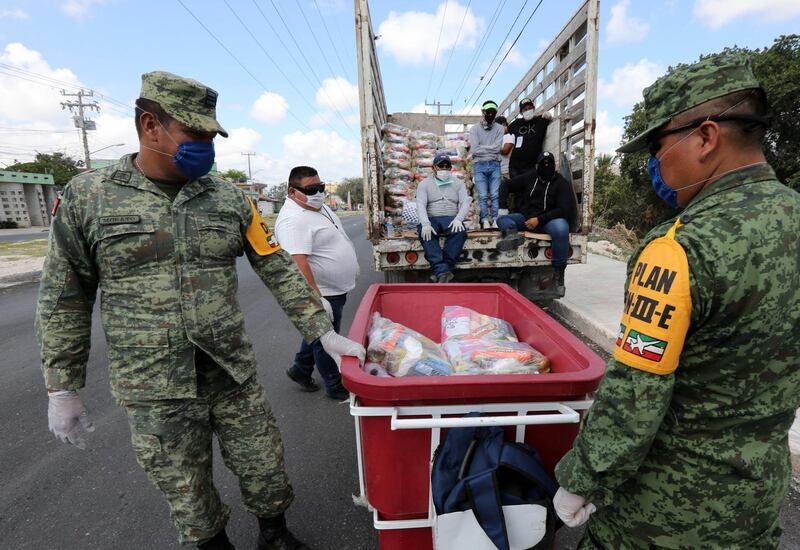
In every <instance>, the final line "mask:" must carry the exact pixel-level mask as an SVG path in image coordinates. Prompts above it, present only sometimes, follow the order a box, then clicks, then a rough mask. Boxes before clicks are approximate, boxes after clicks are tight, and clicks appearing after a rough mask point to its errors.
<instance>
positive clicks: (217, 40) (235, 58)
mask: <svg viewBox="0 0 800 550" xmlns="http://www.w3.org/2000/svg"><path fill="white" fill-rule="evenodd" d="M176 1H177V2H178V3H179V4H180V5H181V6H182V7H183V9H185V10H186V12H187V13H188V14H189V15H191V16H192V18H193V19H194V20H195V21H197V23H198V24H199V25H200V26H201V27H203V30H205V31H206V32H207V33H208V34H209V35H210V36H211V38H213V39H214V40H215V41H216V42H217V44H219V45H220V47H221V48H222V49H223V50H225V51H226V52H227V53H228V55H230V56H231V57H232V58H233V60H234V61H236V63H237V64H238V65H239V66H240V67H241V68H242V70H243V71H244V72H246V73H247V74H248V75H250V78H252V79H253V80H254V81H255V82H256V84H258V85H259V86H261V87H262V88H263V89H264V91H265V92H268V91H269V90H268V89H267V87H266V86H265V85H264V83H263V82H261V81H260V80H259V79H258V78H257V77H256V75H254V74H253V73H252V72H250V69H248V68H247V67H245V66H244V63H242V62H241V61H239V58H238V57H236V55H234V53H233V52H232V51H231V50H229V49H228V47H227V46H226V45H225V44H223V43H222V41H221V40H220V39H219V38H217V36H216V35H215V34H214V33H213V32H211V29H209V28H208V27H206V26H205V25H204V24H203V22H202V21H200V19H199V18H198V17H197V16H196V15H195V14H194V13H193V12H192V10H190V9H189V8H188V7H187V6H186V4H184V3H183V0H176ZM278 71H279V72H280V73H281V74H282V75H283V77H284V78H286V80H287V81H289V80H288V78H287V77H286V75H285V74H284V73H283V70H282V69H281V68H280V66H278ZM287 112H288V113H289V114H290V115H291V117H292V118H294V119H295V120H296V121H297V122H298V123H299V124H300V125H301V126H303V127H304V128H306V129H307V130H309V131H310V130H311V128H309V127H308V125H307V124H306V123H305V122H303V121H302V120H301V119H300V117H298V116H297V115H295V114H294V113H293V112H292V111H291V110H289V109H287Z"/></svg>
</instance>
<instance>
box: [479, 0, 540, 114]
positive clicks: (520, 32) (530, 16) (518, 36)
mask: <svg viewBox="0 0 800 550" xmlns="http://www.w3.org/2000/svg"><path fill="white" fill-rule="evenodd" d="M542 2H544V0H539V3H538V4H536V7H535V8H533V11H532V12H531V14H530V15H529V16H528V20H527V21H525V24H524V25H523V26H522V28H521V29H520V31H519V34H517V37H516V38H515V39H514V42H512V43H511V46H510V47H509V48H508V51H507V52H506V54H505V55H504V56H503V59H501V60H500V63H499V64H498V65H497V67H496V68H495V69H494V72H493V73H492V76H491V77H490V78H489V81H488V82H487V83H486V86H484V87H483V90H481V93H480V94H478V97H477V98H476V99H475V103H478V99H480V97H481V96H482V95H483V93H484V92H485V91H486V88H488V87H489V84H491V83H492V80H493V79H494V76H495V75H496V74H497V71H498V70H500V67H501V66H502V65H503V62H505V60H506V58H507V57H508V54H510V53H511V50H512V49H514V46H515V45H516V43H517V41H518V40H519V38H520V36H522V33H523V32H524V31H525V29H526V28H527V26H528V23H530V22H531V19H533V16H534V15H536V12H537V11H538V10H539V6H541V5H542ZM475 103H473V104H472V105H471V106H470V109H472V107H474V106H475Z"/></svg>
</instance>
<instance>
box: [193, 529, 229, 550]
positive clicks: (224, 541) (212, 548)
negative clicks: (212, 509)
mask: <svg viewBox="0 0 800 550" xmlns="http://www.w3.org/2000/svg"><path fill="white" fill-rule="evenodd" d="M197 547H198V548H202V549H203V550H236V548H235V547H234V546H233V545H232V544H231V541H229V540H228V533H226V532H225V529H223V530H222V531H220V532H219V533H217V534H216V535H214V538H212V539H211V540H207V541H206V542H204V543H203V544H198V545H197Z"/></svg>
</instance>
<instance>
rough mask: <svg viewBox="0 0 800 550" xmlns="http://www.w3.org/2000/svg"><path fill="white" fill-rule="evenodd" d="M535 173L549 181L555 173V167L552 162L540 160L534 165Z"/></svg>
mask: <svg viewBox="0 0 800 550" xmlns="http://www.w3.org/2000/svg"><path fill="white" fill-rule="evenodd" d="M536 173H537V174H539V177H540V178H542V179H543V180H546V181H550V180H551V179H553V176H554V175H555V173H556V167H555V165H554V164H553V163H552V162H547V161H545V162H540V163H539V164H538V165H537V166H536Z"/></svg>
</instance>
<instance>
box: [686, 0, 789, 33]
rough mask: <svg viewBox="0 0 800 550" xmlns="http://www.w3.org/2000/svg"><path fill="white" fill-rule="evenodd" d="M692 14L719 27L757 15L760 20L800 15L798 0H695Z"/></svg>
mask: <svg viewBox="0 0 800 550" xmlns="http://www.w3.org/2000/svg"><path fill="white" fill-rule="evenodd" d="M693 13H694V16H695V17H697V18H698V19H701V20H702V21H703V23H705V24H706V25H707V26H708V27H710V28H712V29H719V28H720V27H724V26H725V25H727V24H728V23H730V22H731V21H734V20H736V19H741V18H744V17H757V18H758V19H759V20H761V21H787V20H789V19H792V18H794V17H797V16H798V15H800V2H798V0H695V3H694V10H693Z"/></svg>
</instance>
